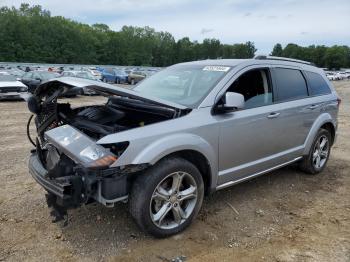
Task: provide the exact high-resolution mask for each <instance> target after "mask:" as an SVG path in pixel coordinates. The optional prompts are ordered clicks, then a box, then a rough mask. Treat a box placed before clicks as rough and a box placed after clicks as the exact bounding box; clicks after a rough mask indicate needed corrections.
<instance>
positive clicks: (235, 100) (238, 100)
mask: <svg viewBox="0 0 350 262" xmlns="http://www.w3.org/2000/svg"><path fill="white" fill-rule="evenodd" d="M242 108H244V96H243V95H242V94H239V93H234V92H226V94H225V102H224V103H221V104H218V105H217V106H216V107H215V108H214V113H217V114H223V113H227V112H232V111H234V110H237V109H242Z"/></svg>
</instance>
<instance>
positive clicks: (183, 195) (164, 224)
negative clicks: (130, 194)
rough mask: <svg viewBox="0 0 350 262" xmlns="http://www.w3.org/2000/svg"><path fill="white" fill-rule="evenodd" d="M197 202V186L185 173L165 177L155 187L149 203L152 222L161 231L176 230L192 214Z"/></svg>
mask: <svg viewBox="0 0 350 262" xmlns="http://www.w3.org/2000/svg"><path fill="white" fill-rule="evenodd" d="M196 202H197V184H196V181H195V180H194V178H193V177H192V176H191V175H190V174H188V173H186V172H175V173H172V174H170V175H168V176H167V177H165V178H164V179H163V180H162V181H161V182H160V183H159V184H158V185H157V187H156V189H155V190H154V192H153V194H152V198H151V203H150V216H151V219H152V222H153V223H154V224H155V225H156V226H157V227H159V228H161V229H172V228H176V227H178V226H179V225H181V224H182V223H184V222H185V221H186V219H187V218H189V217H190V215H191V214H192V213H193V211H194V209H195V206H196Z"/></svg>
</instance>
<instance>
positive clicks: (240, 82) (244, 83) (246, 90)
mask: <svg viewBox="0 0 350 262" xmlns="http://www.w3.org/2000/svg"><path fill="white" fill-rule="evenodd" d="M227 91H228V92H236V93H240V94H242V95H243V96H244V100H245V106H244V108H245V109H248V108H254V107H259V106H265V105H269V104H272V88H271V81H270V74H269V70H268V69H254V70H251V71H248V72H246V73H244V74H242V75H241V76H240V77H239V78H238V79H236V80H235V81H234V82H233V83H232V85H231V86H230V87H229V89H228V90H227Z"/></svg>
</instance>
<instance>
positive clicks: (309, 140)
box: [303, 113, 337, 155]
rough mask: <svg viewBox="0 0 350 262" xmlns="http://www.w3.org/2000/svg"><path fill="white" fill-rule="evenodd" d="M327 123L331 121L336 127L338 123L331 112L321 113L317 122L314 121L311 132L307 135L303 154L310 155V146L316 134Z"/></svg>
mask: <svg viewBox="0 0 350 262" xmlns="http://www.w3.org/2000/svg"><path fill="white" fill-rule="evenodd" d="M326 123H331V124H332V125H333V127H334V128H335V129H336V126H337V123H336V122H335V120H333V118H332V116H331V115H330V114H329V113H323V114H322V115H320V116H319V117H318V118H317V119H316V120H315V122H314V123H313V125H312V127H311V129H310V131H309V134H308V135H307V137H306V139H305V143H304V152H303V155H308V154H309V152H310V148H311V146H312V143H313V141H314V139H315V136H316V134H317V132H318V130H319V129H320V128H321V126H323V125H324V124H326Z"/></svg>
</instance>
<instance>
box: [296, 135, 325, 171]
mask: <svg viewBox="0 0 350 262" xmlns="http://www.w3.org/2000/svg"><path fill="white" fill-rule="evenodd" d="M331 141H332V136H331V134H330V132H329V131H328V130H326V129H320V130H319V131H318V133H317V135H316V137H315V139H314V142H313V144H312V146H311V149H310V152H309V154H308V155H307V156H305V157H304V159H303V160H302V162H301V164H300V167H301V169H302V170H303V171H304V172H306V173H308V174H312V175H315V174H318V173H320V172H322V170H323V169H324V168H325V167H326V164H327V161H328V158H329V155H330V151H331Z"/></svg>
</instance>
